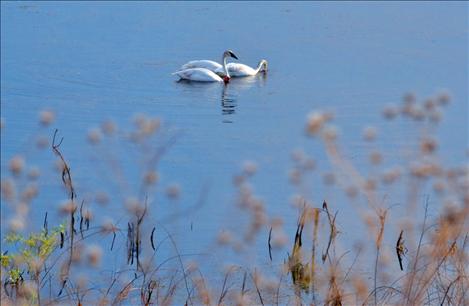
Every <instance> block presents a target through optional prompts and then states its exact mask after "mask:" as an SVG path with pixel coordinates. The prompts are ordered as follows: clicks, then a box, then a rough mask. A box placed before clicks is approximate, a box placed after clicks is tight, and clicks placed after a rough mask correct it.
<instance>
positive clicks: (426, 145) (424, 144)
mask: <svg viewBox="0 0 469 306" xmlns="http://www.w3.org/2000/svg"><path fill="white" fill-rule="evenodd" d="M437 147H438V142H437V141H436V140H435V139H433V138H431V137H425V138H424V139H422V141H421V142H420V151H421V152H422V153H423V154H431V153H433V152H434V151H435V150H436V149H437Z"/></svg>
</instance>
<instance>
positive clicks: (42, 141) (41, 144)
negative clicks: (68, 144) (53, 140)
mask: <svg viewBox="0 0 469 306" xmlns="http://www.w3.org/2000/svg"><path fill="white" fill-rule="evenodd" d="M36 147H37V148H38V149H45V148H47V147H49V139H48V138H47V137H46V136H44V135H40V136H38V137H37V138H36Z"/></svg>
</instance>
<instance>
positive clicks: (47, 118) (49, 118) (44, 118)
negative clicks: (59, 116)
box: [39, 110, 55, 126]
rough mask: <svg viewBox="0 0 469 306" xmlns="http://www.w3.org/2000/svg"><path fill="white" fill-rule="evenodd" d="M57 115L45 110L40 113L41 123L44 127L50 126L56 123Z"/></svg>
mask: <svg viewBox="0 0 469 306" xmlns="http://www.w3.org/2000/svg"><path fill="white" fill-rule="evenodd" d="M54 119H55V114H54V112H53V111H50V110H43V111H41V112H40V113H39V123H40V124H41V125H43V126H49V125H50V124H51V123H52V122H54Z"/></svg>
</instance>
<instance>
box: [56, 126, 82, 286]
mask: <svg viewBox="0 0 469 306" xmlns="http://www.w3.org/2000/svg"><path fill="white" fill-rule="evenodd" d="M57 132H58V130H57V129H56V130H55V132H54V137H53V138H52V151H53V152H54V153H55V155H57V156H58V157H59V158H60V160H61V161H62V166H63V169H62V182H63V183H64V185H65V187H66V188H67V190H68V192H69V196H70V201H71V202H72V205H73V206H74V204H75V202H74V201H75V197H76V194H75V189H74V188H73V182H72V175H71V173H70V167H69V166H68V164H67V162H66V161H65V159H64V157H63V155H62V153H61V152H60V150H59V147H60V145H61V144H62V141H63V137H62V138H61V139H60V142H59V143H56V136H57ZM73 206H72V207H73ZM75 211H76V208H74V209H72V211H71V212H70V228H69V231H70V257H69V261H68V264H67V266H66V270H65V273H64V274H62V275H61V279H62V281H63V285H65V284H66V281H67V279H68V276H69V273H70V267H71V265H72V259H73V246H74V236H75V226H74V223H75V216H74V214H75Z"/></svg>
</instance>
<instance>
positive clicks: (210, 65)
mask: <svg viewBox="0 0 469 306" xmlns="http://www.w3.org/2000/svg"><path fill="white" fill-rule="evenodd" d="M228 57H234V58H236V59H238V58H237V57H236V55H234V53H233V51H231V50H226V51H225V52H223V57H222V60H221V62H222V63H226V59H227V58H228ZM191 68H205V69H208V70H211V71H215V70H217V69H220V70H222V71H223V65H221V64H219V63H217V62H215V61H210V60H196V61H190V62H187V63H185V64H184V65H182V66H181V68H180V69H179V70H185V69H191Z"/></svg>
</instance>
